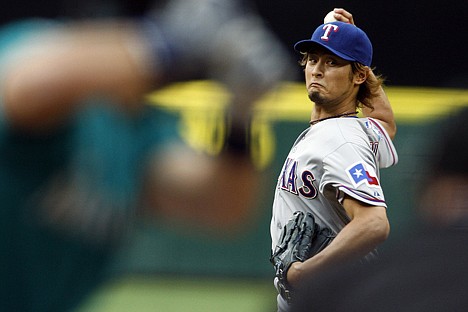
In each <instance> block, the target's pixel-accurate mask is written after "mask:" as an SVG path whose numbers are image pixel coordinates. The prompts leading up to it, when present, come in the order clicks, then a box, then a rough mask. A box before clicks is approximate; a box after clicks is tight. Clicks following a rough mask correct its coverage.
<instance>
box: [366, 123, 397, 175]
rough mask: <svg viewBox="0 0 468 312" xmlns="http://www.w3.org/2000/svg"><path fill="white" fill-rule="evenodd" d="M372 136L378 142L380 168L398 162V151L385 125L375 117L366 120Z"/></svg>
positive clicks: (377, 154)
mask: <svg viewBox="0 0 468 312" xmlns="http://www.w3.org/2000/svg"><path fill="white" fill-rule="evenodd" d="M365 126H366V128H367V130H368V131H369V132H370V137H373V141H374V142H376V145H375V147H376V151H377V153H376V156H377V163H378V165H379V168H388V167H391V166H393V165H396V164H397V163H398V153H397V151H396V148H395V146H394V145H393V142H392V140H391V139H390V136H389V135H388V133H387V131H386V130H385V128H384V127H382V125H381V124H380V123H379V122H378V121H377V120H375V119H373V118H367V121H366V122H365Z"/></svg>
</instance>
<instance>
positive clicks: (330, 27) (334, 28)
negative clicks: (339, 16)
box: [320, 24, 339, 41]
mask: <svg viewBox="0 0 468 312" xmlns="http://www.w3.org/2000/svg"><path fill="white" fill-rule="evenodd" d="M338 28H339V27H338V26H337V25H334V24H327V25H325V26H323V29H324V30H325V33H324V34H323V36H322V37H320V39H322V40H325V41H328V36H329V35H330V33H331V32H332V31H333V32H337V31H338Z"/></svg>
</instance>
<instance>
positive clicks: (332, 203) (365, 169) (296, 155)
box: [270, 117, 398, 249]
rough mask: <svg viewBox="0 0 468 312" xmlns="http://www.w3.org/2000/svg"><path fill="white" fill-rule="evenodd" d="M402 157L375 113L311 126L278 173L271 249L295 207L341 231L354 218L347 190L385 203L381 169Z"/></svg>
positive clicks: (363, 198)
mask: <svg viewBox="0 0 468 312" xmlns="http://www.w3.org/2000/svg"><path fill="white" fill-rule="evenodd" d="M397 162H398V156H397V152H396V150H395V147H394V145H393V143H392V141H391V139H390V138H389V136H388V134H387V132H386V131H385V129H384V128H383V127H382V126H381V125H380V124H379V122H378V121H376V120H375V119H372V118H355V117H348V118H332V119H327V120H324V121H321V122H319V123H317V124H315V125H313V126H310V127H309V128H308V129H306V130H305V131H304V132H302V133H301V134H300V135H299V137H298V138H297V140H296V142H295V143H294V145H293V147H292V149H291V151H290V152H289V155H288V157H287V159H286V161H285V163H284V165H283V168H282V170H281V174H280V175H279V178H278V183H277V186H276V191H275V197H274V202H273V215H272V219H271V225H270V231H271V238H272V249H274V247H275V246H276V244H277V242H278V239H279V237H280V234H281V231H282V229H283V226H284V225H285V224H286V223H287V221H288V220H289V219H290V218H291V217H292V214H293V213H294V212H295V211H298V210H300V211H304V212H311V213H313V215H314V216H315V218H316V222H317V223H318V224H320V225H322V226H323V225H325V226H327V227H329V228H331V229H332V230H333V231H334V232H335V233H338V232H339V231H340V230H341V229H342V228H343V227H344V226H345V225H346V224H347V223H348V222H349V221H350V220H349V218H348V216H347V215H346V213H345V210H344V208H343V207H342V206H341V204H340V201H341V199H342V198H343V197H344V194H346V195H349V196H351V197H353V198H355V199H357V200H359V201H361V202H363V203H366V204H369V205H374V206H384V207H386V203H385V198H384V193H383V191H382V187H381V185H380V181H379V175H380V174H379V169H380V168H387V167H390V166H392V165H394V164H396V163H397Z"/></svg>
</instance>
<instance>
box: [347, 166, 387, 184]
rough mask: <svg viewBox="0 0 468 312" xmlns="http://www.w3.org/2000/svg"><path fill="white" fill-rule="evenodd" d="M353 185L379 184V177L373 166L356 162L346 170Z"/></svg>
mask: <svg viewBox="0 0 468 312" xmlns="http://www.w3.org/2000/svg"><path fill="white" fill-rule="evenodd" d="M346 173H347V174H348V176H349V177H350V179H351V182H353V184H354V186H358V185H361V184H362V183H366V184H367V185H369V186H379V179H378V178H377V175H376V174H375V171H374V169H373V168H371V167H369V166H366V165H365V164H363V163H360V162H359V163H356V164H354V165H352V166H351V167H349V168H348V169H347V170H346Z"/></svg>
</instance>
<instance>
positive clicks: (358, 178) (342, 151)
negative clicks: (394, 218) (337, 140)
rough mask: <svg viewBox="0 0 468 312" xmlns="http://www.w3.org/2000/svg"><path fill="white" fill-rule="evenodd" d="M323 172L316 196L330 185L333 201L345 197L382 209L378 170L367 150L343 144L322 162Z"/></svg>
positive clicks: (382, 194)
mask: <svg viewBox="0 0 468 312" xmlns="http://www.w3.org/2000/svg"><path fill="white" fill-rule="evenodd" d="M323 169H324V174H323V177H322V180H321V183H320V186H319V191H320V192H322V193H323V192H324V189H325V187H326V186H330V185H331V186H332V187H334V188H335V189H336V190H337V194H336V197H337V198H340V197H342V194H343V193H345V194H347V195H349V196H351V197H353V198H355V199H356V200H358V201H361V202H364V203H366V204H369V205H372V206H384V207H386V203H385V197H384V193H383V190H382V187H381V184H380V179H379V175H380V174H379V168H378V166H377V161H376V157H375V155H374V154H373V152H372V150H371V148H369V147H365V146H361V145H357V144H352V143H346V144H344V145H342V146H341V147H339V148H338V149H337V150H335V151H334V152H333V153H331V154H329V155H328V156H327V157H326V158H325V159H324V160H323Z"/></svg>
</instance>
